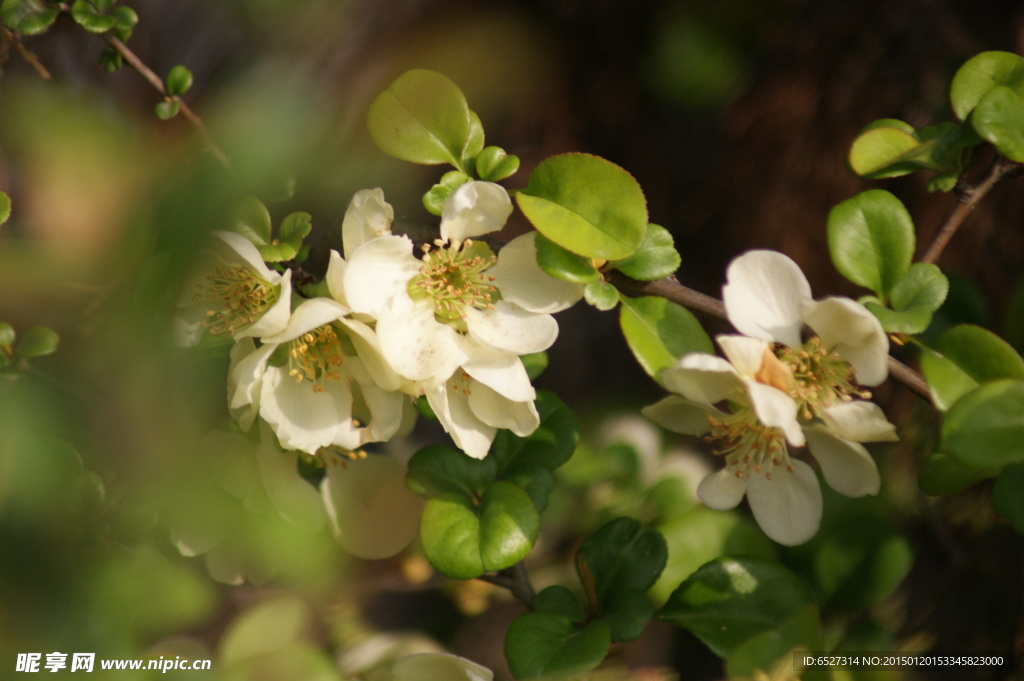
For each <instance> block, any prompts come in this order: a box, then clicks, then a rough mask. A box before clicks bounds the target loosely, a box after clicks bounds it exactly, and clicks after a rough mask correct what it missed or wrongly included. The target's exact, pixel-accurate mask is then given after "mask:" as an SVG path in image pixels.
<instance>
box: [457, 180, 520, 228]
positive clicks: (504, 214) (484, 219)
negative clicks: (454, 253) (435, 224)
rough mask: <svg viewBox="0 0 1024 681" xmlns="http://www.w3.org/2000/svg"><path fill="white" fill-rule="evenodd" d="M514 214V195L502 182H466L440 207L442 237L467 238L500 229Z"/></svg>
mask: <svg viewBox="0 0 1024 681" xmlns="http://www.w3.org/2000/svg"><path fill="white" fill-rule="evenodd" d="M511 214H512V199H510V198H509V196H508V192H507V191H505V188H504V187H502V186H501V185H500V184H495V183H493V182H477V181H474V182H467V183H465V184H464V185H462V186H461V187H459V188H458V189H456V190H455V191H454V192H453V193H452V195H451V196H449V197H448V199H447V200H446V201H445V202H444V208H443V209H442V211H441V238H442V239H444V240H445V241H465V240H466V239H469V238H471V237H474V236H480V235H481V234H488V233H490V232H497V231H498V230H499V229H501V228H502V227H504V226H505V221H506V220H508V216H509V215H511Z"/></svg>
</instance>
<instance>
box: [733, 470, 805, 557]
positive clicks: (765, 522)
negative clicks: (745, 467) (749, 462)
mask: <svg viewBox="0 0 1024 681" xmlns="http://www.w3.org/2000/svg"><path fill="white" fill-rule="evenodd" d="M790 463H791V465H792V466H793V472H790V471H788V470H786V469H785V468H784V467H782V466H776V467H775V468H774V469H773V471H772V479H771V480H769V479H768V478H766V477H765V476H764V475H756V474H755V475H752V476H751V477H750V481H749V483H748V485H747V499H748V500H749V501H750V510H751V511H753V513H754V519H755V520H757V524H758V525H760V526H761V529H762V530H764V533H765V534H766V535H768V536H769V537H770V538H771V539H773V540H775V541H777V542H778V543H780V544H783V545H784V546H796V545H797V544H802V543H804V542H805V541H807V540H808V539H810V538H811V537H813V536H814V535H815V533H816V532H817V531H818V527H819V526H820V525H821V487H820V486H819V485H818V476H816V475H815V474H814V471H813V470H812V469H811V467H810V466H808V465H807V464H806V463H804V462H803V461H797V460H793V461H791V462H790Z"/></svg>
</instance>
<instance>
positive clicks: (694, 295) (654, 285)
mask: <svg viewBox="0 0 1024 681" xmlns="http://www.w3.org/2000/svg"><path fill="white" fill-rule="evenodd" d="M986 191H987V190H986ZM605 276H606V277H607V278H608V281H609V282H611V283H612V284H613V285H614V286H615V288H618V289H621V290H623V291H629V292H631V293H637V294H640V295H645V296H660V297H662V298H665V299H666V300H670V301H672V302H673V303H677V304H679V305H682V306H683V307H687V308H690V309H692V310H697V311H699V312H703V313H704V314H706V315H708V316H711V317H715V318H717V319H723V320H726V321H728V317H727V316H726V314H725V305H723V304H722V301H720V300H718V299H717V298H712V297H711V296H708V295H705V294H703V293H701V292H699V291H694V290H693V289H691V288H688V287H686V286H683V285H682V284H680V283H679V282H678V281H676V278H675V277H666V278H664V279H658V280H657V281H637V280H635V279H630V278H629V277H627V276H625V275H624V274H622V273H621V272H616V271H614V270H612V271H611V272H608V273H607V274H606V275H605ZM889 375H890V376H892V377H893V378H894V379H895V380H896V381H898V382H899V383H902V384H903V385H904V386H905V387H906V388H907V389H909V390H911V391H912V392H914V393H917V395H919V396H920V397H923V398H924V399H926V400H928V401H931V392H930V391H929V390H928V384H927V383H926V382H925V380H924V377H923V376H921V374H919V373H917V372H916V371H914V370H913V369H911V368H910V367H908V366H907V365H906V364H904V363H903V362H900V361H899V360H898V359H896V358H894V357H889Z"/></svg>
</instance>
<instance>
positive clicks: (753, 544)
mask: <svg viewBox="0 0 1024 681" xmlns="http://www.w3.org/2000/svg"><path fill="white" fill-rule="evenodd" d="M657 529H658V531H660V532H661V534H662V536H664V537H665V543H666V544H667V545H668V562H667V563H666V565H665V570H664V571H663V572H662V574H661V577H660V578H659V579H658V581H657V583H656V584H655V585H654V587H653V588H652V589H651V596H652V597H653V598H654V600H655V601H656V602H658V603H664V602H665V601H666V600H668V597H669V595H670V594H671V593H672V591H673V590H674V589H675V588H676V587H677V586H679V584H680V583H681V582H682V581H683V580H684V579H686V578H687V577H689V576H690V575H692V574H693V573H694V572H696V571H697V570H698V569H699V568H700V567H701V566H702V565H704V563H706V562H708V561H709V560H712V559H714V558H717V557H718V556H723V555H743V556H754V557H757V558H766V559H771V558H775V557H776V553H777V550H776V548H775V544H773V543H772V541H771V540H770V539H768V538H767V537H765V535H764V532H762V531H761V530H760V529H759V528H758V527H757V525H756V524H755V523H754V522H753V521H751V520H750V518H749V517H747V516H744V515H742V514H740V513H739V512H738V511H716V510H714V509H711V508H708V507H707V506H704V505H703V504H700V505H699V506H695V507H693V508H692V509H690V510H689V511H687V512H685V513H683V514H682V515H679V516H677V517H675V518H672V519H670V520H668V521H666V522H665V523H663V524H661V525H658V526H657Z"/></svg>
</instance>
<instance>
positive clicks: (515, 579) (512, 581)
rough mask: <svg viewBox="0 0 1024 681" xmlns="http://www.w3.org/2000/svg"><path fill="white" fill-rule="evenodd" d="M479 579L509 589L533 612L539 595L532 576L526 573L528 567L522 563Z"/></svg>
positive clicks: (481, 576)
mask: <svg viewBox="0 0 1024 681" xmlns="http://www.w3.org/2000/svg"><path fill="white" fill-rule="evenodd" d="M477 579H479V580H480V581H482V582H487V583H488V584H494V585H495V586H500V587H501V588H503V589H508V590H509V591H511V592H512V595H513V596H515V597H516V600H518V601H519V602H520V603H522V604H523V605H524V606H526V608H527V610H531V611H532V610H533V603H534V600H535V599H536V597H537V593H536V592H535V591H534V590H533V583H532V582H530V575H528V574H527V573H526V567H525V566H524V565H523V564H522V563H516V564H515V565H513V566H512V567H510V568H508V569H507V570H502V571H501V572H499V573H498V574H495V575H480V576H479V577H477Z"/></svg>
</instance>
